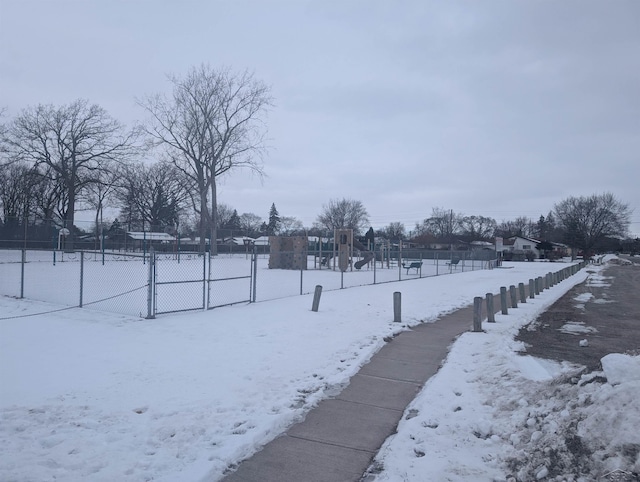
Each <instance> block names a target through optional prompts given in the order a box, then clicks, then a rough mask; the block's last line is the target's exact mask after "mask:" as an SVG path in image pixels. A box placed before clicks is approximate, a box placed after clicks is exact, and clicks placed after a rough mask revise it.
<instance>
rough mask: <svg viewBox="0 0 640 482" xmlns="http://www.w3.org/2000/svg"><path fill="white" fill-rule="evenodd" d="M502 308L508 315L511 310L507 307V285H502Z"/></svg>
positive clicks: (503, 312) (504, 313)
mask: <svg viewBox="0 0 640 482" xmlns="http://www.w3.org/2000/svg"><path fill="white" fill-rule="evenodd" d="M500 309H501V310H502V314H503V315H508V314H509V310H508V308H507V288H506V286H501V287H500Z"/></svg>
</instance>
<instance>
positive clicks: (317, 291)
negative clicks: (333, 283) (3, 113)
mask: <svg viewBox="0 0 640 482" xmlns="http://www.w3.org/2000/svg"><path fill="white" fill-rule="evenodd" d="M321 295H322V285H316V289H315V291H314V292H313V303H312V304H311V311H318V308H319V307H320V296H321Z"/></svg>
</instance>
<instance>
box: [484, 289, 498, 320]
mask: <svg viewBox="0 0 640 482" xmlns="http://www.w3.org/2000/svg"><path fill="white" fill-rule="evenodd" d="M486 299H487V321H488V322H489V323H495V322H496V310H495V308H494V307H493V293H487V295H486Z"/></svg>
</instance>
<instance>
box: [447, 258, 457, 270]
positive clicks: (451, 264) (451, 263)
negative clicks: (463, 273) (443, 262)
mask: <svg viewBox="0 0 640 482" xmlns="http://www.w3.org/2000/svg"><path fill="white" fill-rule="evenodd" d="M459 262H460V260H459V259H457V258H454V259H452V260H451V261H447V266H449V268H456V269H458V263H459Z"/></svg>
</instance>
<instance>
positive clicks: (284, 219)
mask: <svg viewBox="0 0 640 482" xmlns="http://www.w3.org/2000/svg"><path fill="white" fill-rule="evenodd" d="M278 234H280V235H282V236H295V235H304V234H305V229H304V225H303V224H302V221H300V220H299V219H297V218H295V217H293V216H281V217H280V228H279V231H278Z"/></svg>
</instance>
